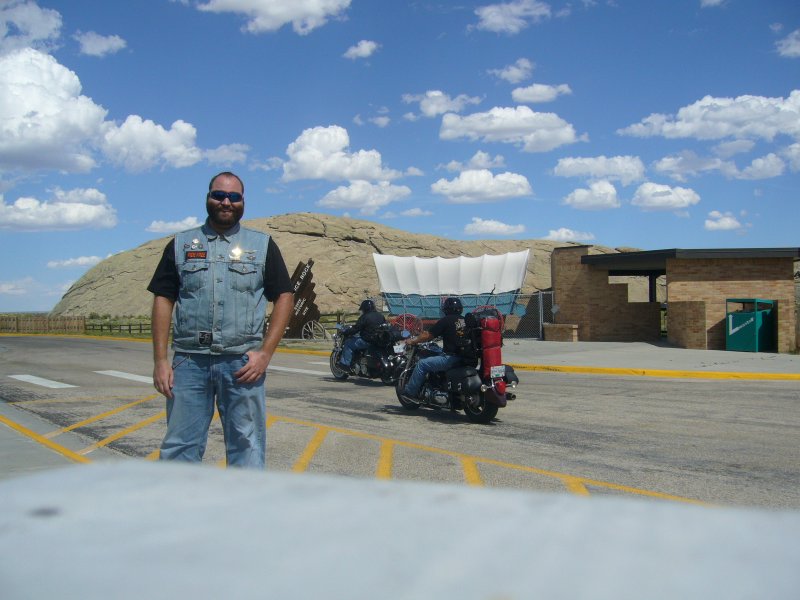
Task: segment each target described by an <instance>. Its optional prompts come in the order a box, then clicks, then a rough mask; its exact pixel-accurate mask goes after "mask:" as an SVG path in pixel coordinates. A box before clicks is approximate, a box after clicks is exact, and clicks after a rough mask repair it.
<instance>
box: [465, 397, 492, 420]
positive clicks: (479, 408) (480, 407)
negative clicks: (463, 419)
mask: <svg viewBox="0 0 800 600" xmlns="http://www.w3.org/2000/svg"><path fill="white" fill-rule="evenodd" d="M499 408H500V407H499V406H497V404H492V403H491V402H489V401H487V400H486V394H484V393H483V392H478V394H477V395H476V397H474V398H466V399H465V401H464V413H465V414H466V415H467V419H469V420H470V421H471V422H472V423H488V422H489V421H491V420H492V419H494V418H495V417H496V416H497V410H498V409H499Z"/></svg>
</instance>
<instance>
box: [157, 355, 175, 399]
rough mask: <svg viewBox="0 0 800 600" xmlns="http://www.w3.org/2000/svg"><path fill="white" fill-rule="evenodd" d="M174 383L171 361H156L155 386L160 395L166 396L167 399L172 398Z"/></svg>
mask: <svg viewBox="0 0 800 600" xmlns="http://www.w3.org/2000/svg"><path fill="white" fill-rule="evenodd" d="M173 383H174V376H173V372H172V363H171V362H170V361H169V359H166V358H165V359H160V360H157V361H155V367H154V368H153V386H154V387H155V388H156V389H157V390H158V392H159V393H161V394H164V395H165V396H166V397H167V398H172V385H173Z"/></svg>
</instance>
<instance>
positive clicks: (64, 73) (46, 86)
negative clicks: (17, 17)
mask: <svg viewBox="0 0 800 600" xmlns="http://www.w3.org/2000/svg"><path fill="white" fill-rule="evenodd" d="M105 116H106V110H105V109H104V108H103V107H102V106H98V105H97V104H95V103H94V102H92V100H91V99H89V98H87V97H86V96H82V95H81V82H80V81H79V80H78V77H77V75H75V73H73V72H72V71H70V70H69V69H67V68H65V67H63V66H62V65H60V64H59V63H58V62H56V60H55V59H54V58H53V57H52V56H49V55H47V54H43V53H41V52H39V51H37V50H33V49H30V48H26V49H23V50H19V51H15V52H12V53H10V54H7V55H4V56H0V166H2V167H6V168H11V169H22V170H34V169H60V170H64V171H69V172H85V171H88V170H90V169H91V168H93V167H94V166H95V161H94V158H93V157H92V154H91V146H92V144H93V142H94V140H95V139H96V137H97V135H98V133H99V132H100V131H101V129H102V127H103V123H104V119H105Z"/></svg>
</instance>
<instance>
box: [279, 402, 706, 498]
mask: <svg viewBox="0 0 800 600" xmlns="http://www.w3.org/2000/svg"><path fill="white" fill-rule="evenodd" d="M273 418H274V419H275V420H276V421H283V422H286V423H293V424H295V425H303V426H306V427H311V428H314V429H317V430H318V431H317V433H316V434H315V435H314V438H313V439H312V440H311V442H309V444H308V446H307V447H306V450H305V452H304V453H303V456H302V457H301V458H300V460H298V462H297V464H295V467H294V468H293V469H292V470H293V471H296V472H302V471H305V470H306V469H307V468H308V465H309V463H310V461H311V459H312V458H313V456H314V454H315V453H316V452H317V450H318V449H319V446H320V445H321V443H322V440H323V439H324V438H325V436H326V435H327V433H328V432H330V431H333V432H335V433H341V434H344V435H349V436H352V437H357V438H361V439H367V440H375V441H378V442H381V443H383V442H388V443H391V444H392V445H393V446H402V447H404V448H411V449H414V450H422V451H424V452H431V453H433V454H443V455H446V456H452V457H455V458H458V459H459V460H461V461H462V465H463V469H464V474H465V480H466V481H467V483H472V482H471V481H470V480H469V479H467V477H470V478H475V477H477V478H478V479H477V480H480V474H479V473H478V470H477V465H478V464H486V465H494V466H497V467H502V468H505V469H512V470H516V471H522V472H526V473H534V474H536V475H543V476H545V477H552V478H554V479H558V480H559V481H561V482H562V483H563V484H564V486H565V487H566V489H567V491H569V492H570V493H573V494H576V495H579V496H588V495H589V489H588V487H587V486H592V487H599V488H606V489H610V490H615V491H619V492H625V493H627V494H635V495H639V496H648V497H650V498H659V499H661V500H672V501H675V502H686V503H691V504H700V505H706V504H707V503H705V502H702V501H700V500H695V499H693V498H685V497H683V496H675V495H673V494H665V493H662V492H654V491H651V490H644V489H639V488H634V487H630V486H626V485H619V484H616V483H611V482H608V481H599V480H596V479H588V478H585V477H579V476H576V475H570V474H568V473H559V472H557V471H548V470H546V469H537V468H536V467H527V466H525V465H517V464H514V463H507V462H503V461H499V460H494V459H491V458H484V457H480V456H472V455H468V454H462V453H460V452H454V451H452V450H444V449H442V448H435V447H433V446H426V445H424V444H417V443H414V442H404V441H402V440H393V439H390V438H384V437H381V436H378V435H374V434H371V433H364V432H362V431H354V430H351V429H345V428H343V427H335V426H328V425H319V424H317V423H311V422H308V421H303V420H300V419H295V418H292V417H281V416H274V417H273ZM470 461H472V462H473V463H474V470H473V467H472V466H470ZM472 481H476V480H475V479H473V480H472ZM472 484H473V485H475V483H472Z"/></svg>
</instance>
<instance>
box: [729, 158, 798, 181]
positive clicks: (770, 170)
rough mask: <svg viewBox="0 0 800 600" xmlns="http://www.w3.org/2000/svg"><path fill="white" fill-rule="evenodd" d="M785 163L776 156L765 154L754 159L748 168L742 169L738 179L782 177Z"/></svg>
mask: <svg viewBox="0 0 800 600" xmlns="http://www.w3.org/2000/svg"><path fill="white" fill-rule="evenodd" d="M785 168H786V163H785V162H783V160H782V159H781V158H780V157H779V156H778V155H776V154H772V153H770V154H767V155H766V156H763V157H761V158H756V159H755V160H753V162H751V163H750V166H749V167H746V168H744V169H742V171H741V172H740V173H739V174H738V176H737V177H738V178H739V179H769V178H771V177H778V176H780V175H783V171H784V169H785Z"/></svg>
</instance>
